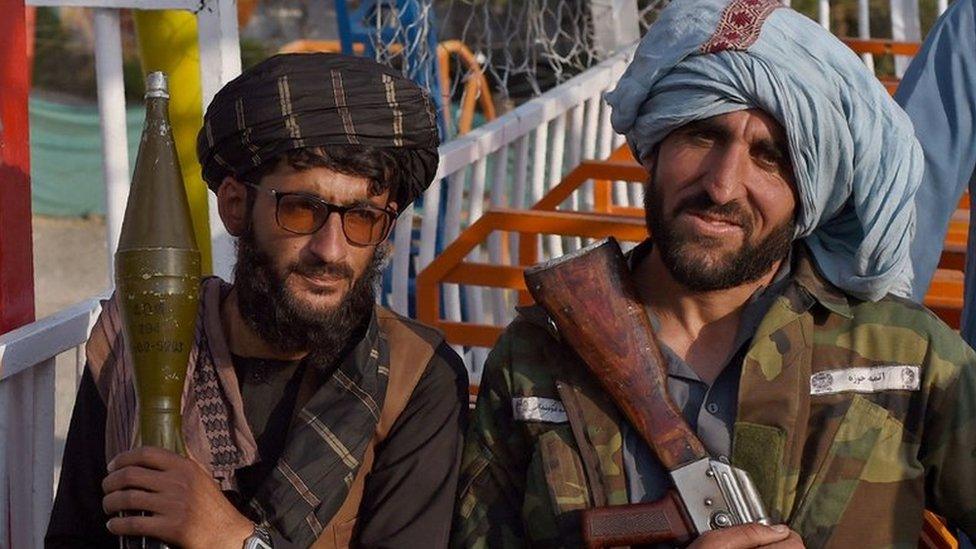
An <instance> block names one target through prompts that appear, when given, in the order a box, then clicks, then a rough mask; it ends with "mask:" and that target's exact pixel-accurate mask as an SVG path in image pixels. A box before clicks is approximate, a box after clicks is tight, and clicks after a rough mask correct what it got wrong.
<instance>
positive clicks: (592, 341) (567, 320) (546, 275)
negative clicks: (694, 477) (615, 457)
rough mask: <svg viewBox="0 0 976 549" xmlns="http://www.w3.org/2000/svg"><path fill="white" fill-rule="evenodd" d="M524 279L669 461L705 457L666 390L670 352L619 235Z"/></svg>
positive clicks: (664, 460) (670, 466) (626, 413)
mask: <svg viewBox="0 0 976 549" xmlns="http://www.w3.org/2000/svg"><path fill="white" fill-rule="evenodd" d="M525 281H526V284H527V285H528V288H529V292H530V293H531V294H532V297H533V298H535V300H536V303H538V304H539V305H541V306H542V307H543V308H544V309H545V310H546V312H548V313H549V316H550V317H551V318H552V320H553V322H555V323H556V327H557V328H559V333H560V334H561V336H562V338H563V339H564V340H565V341H566V342H567V343H568V344H569V345H570V346H571V347H572V348H573V350H575V351H576V353H577V354H578V355H579V356H580V358H582V359H583V362H584V363H585V364H586V366H587V367H588V368H589V370H590V371H591V372H592V373H593V375H594V377H596V379H597V380H598V381H599V383H600V385H601V386H602V387H603V389H604V390H605V391H606V392H607V393H608V394H609V395H610V397H611V398H612V399H613V401H614V403H616V405H617V407H618V408H619V409H620V411H621V412H622V413H623V414H624V417H625V418H627V421H628V422H629V423H630V425H631V426H632V427H633V428H634V429H635V430H636V431H637V433H638V434H639V435H640V436H641V437H642V438H643V439H644V440H645V441H646V442H647V443H648V444H649V445H650V446H651V448H652V449H653V450H654V451H655V452H656V454H657V457H658V459H659V460H660V461H661V464H662V465H664V467H665V468H667V469H668V470H669V471H671V470H674V469H676V468H678V467H680V466H681V465H685V464H687V463H691V462H692V461H697V460H699V459H702V458H704V457H707V455H708V454H707V453H706V452H705V448H704V446H702V444H701V441H699V440H698V437H697V435H695V433H694V432H692V431H691V429H690V428H689V427H688V424H687V422H685V420H684V417H683V416H682V415H681V412H680V411H679V410H678V408H677V406H675V405H674V403H673V402H672V401H671V398H670V397H669V396H668V393H667V386H668V384H667V377H666V374H665V372H666V368H665V363H664V356H663V355H662V354H661V349H660V348H659V347H658V345H657V341H655V339H654V332H653V330H652V328H651V321H650V319H649V318H648V316H647V311H645V310H644V305H643V304H642V303H641V302H640V300H639V299H638V298H637V293H636V290H635V288H634V285H633V283H632V282H631V280H630V270H629V269H628V268H627V263H626V261H625V259H624V257H623V254H622V253H621V252H620V247H619V245H618V244H617V241H616V240H614V239H612V238H609V239H606V240H604V241H602V242H600V243H599V244H595V245H593V246H589V247H587V248H584V249H582V250H580V251H578V252H575V253H573V254H569V255H566V256H563V257H561V258H558V259H554V260H552V261H549V262H547V263H544V264H542V265H538V266H535V267H531V268H529V269H527V270H526V271H525Z"/></svg>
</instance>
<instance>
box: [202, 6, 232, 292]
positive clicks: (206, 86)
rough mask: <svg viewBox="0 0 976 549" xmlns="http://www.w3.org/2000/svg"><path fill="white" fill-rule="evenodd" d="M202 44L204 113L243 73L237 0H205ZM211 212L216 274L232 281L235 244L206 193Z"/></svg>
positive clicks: (212, 245)
mask: <svg viewBox="0 0 976 549" xmlns="http://www.w3.org/2000/svg"><path fill="white" fill-rule="evenodd" d="M197 29H198V31H199V42H200V84H201V87H202V91H203V109H204V112H206V109H207V105H209V104H210V101H211V100H212V99H213V96H214V95H216V93H217V90H219V89H220V87H221V86H223V85H224V83H226V82H228V81H230V80H231V79H233V78H234V77H236V76H237V75H239V74H240V73H241V48H240V41H239V37H238V31H237V3H236V2H235V1H234V0H204V1H203V3H202V4H201V6H200V9H199V11H198V12H197ZM207 196H208V205H209V212H210V246H211V257H212V258H213V272H214V274H215V275H218V276H220V277H221V278H223V279H224V280H231V279H232V278H233V271H234V240H233V238H231V236H230V235H229V234H227V230H226V229H225V228H224V224H223V222H221V220H220V215H218V213H217V198H216V196H214V194H213V193H207Z"/></svg>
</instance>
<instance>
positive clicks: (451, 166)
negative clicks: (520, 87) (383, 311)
mask: <svg viewBox="0 0 976 549" xmlns="http://www.w3.org/2000/svg"><path fill="white" fill-rule="evenodd" d="M632 52H633V47H630V48H627V50H625V51H624V52H621V53H618V54H616V55H614V56H613V57H611V58H610V59H607V60H606V61H604V62H602V63H600V64H599V65H596V66H595V67H592V68H590V69H589V70H587V71H586V72H584V73H582V74H580V75H578V76H576V77H575V78H573V79H571V80H569V81H568V82H566V83H564V84H562V85H560V86H558V87H556V88H554V89H552V90H550V91H548V92H546V93H544V94H543V95H541V96H540V97H538V98H535V99H533V100H531V101H529V102H527V103H525V104H523V105H521V106H520V107H518V108H516V109H515V110H513V111H511V112H509V113H507V114H505V115H503V116H501V117H499V118H498V119H496V120H493V121H492V122H490V123H488V124H485V125H484V126H481V127H479V128H477V129H475V130H474V131H472V132H470V133H468V134H467V135H465V136H463V137H461V138H459V139H455V140H453V141H451V142H449V143H446V144H444V145H442V146H441V148H440V156H441V158H440V166H439V169H438V176H437V178H436V179H435V180H434V183H433V184H432V185H431V188H430V189H429V190H428V191H427V193H426V194H425V195H424V203H423V207H422V209H415V208H413V207H412V206H411V207H410V208H408V209H407V210H406V211H404V213H403V215H402V216H401V218H400V219H399V220H398V222H397V227H396V231H395V233H394V248H395V252H394V257H393V266H392V268H393V285H392V295H391V296H388V302H389V304H390V306H391V307H392V308H393V309H394V310H396V311H398V312H400V313H402V314H406V313H407V312H408V308H409V287H408V285H409V283H410V279H409V277H408V273H409V272H410V267H411V266H412V267H413V268H414V272H420V271H421V270H423V269H424V268H425V267H426V266H427V265H429V264H430V262H431V261H433V259H434V255H435V253H436V251H437V244H438V242H441V243H443V244H444V245H446V244H448V243H450V242H452V241H453V240H454V239H455V238H456V237H457V235H458V234H459V233H460V232H461V231H462V230H463V229H464V228H466V227H467V226H468V225H470V224H471V223H473V222H474V221H476V220H477V219H478V218H479V217H480V216H481V213H482V212H483V211H484V210H485V209H486V208H489V207H514V208H524V207H528V206H531V205H532V204H533V203H535V202H536V201H537V200H539V199H540V198H542V196H543V195H544V194H545V193H546V192H547V191H548V190H549V189H551V188H552V187H554V186H555V185H556V184H557V183H559V181H560V180H561V179H562V177H563V175H564V174H565V173H567V172H568V171H569V170H571V169H572V168H573V167H575V166H576V165H577V164H579V162H580V160H583V159H592V158H604V157H606V156H608V155H609V154H610V152H611V151H612V150H613V148H614V147H615V146H617V145H620V144H621V143H622V142H623V138H622V137H620V136H615V134H614V133H613V130H612V129H611V127H610V109H609V107H608V106H607V104H606V103H605V102H604V101H603V94H604V92H606V91H607V90H608V89H609V88H611V87H612V86H613V85H614V83H615V82H616V81H617V79H618V78H619V77H620V75H621V74H622V73H623V70H624V68H626V66H627V63H628V62H629V60H630V57H631V55H632ZM445 185H446V187H447V188H446V192H444V190H443V189H442V187H443V186H445ZM619 190H620V193H619V196H618V200H619V202H621V203H623V204H627V203H629V202H630V195H631V193H629V192H628V189H627V188H624V187H623V186H619ZM442 194H445V195H446V199H447V203H446V204H443V205H442V204H441V199H442ZM633 194H634V196H635V197H636V196H637V195H638V194H639V192H638V193H633ZM580 198H581V199H582V200H583V201H584V203H582V204H578V206H579V207H582V208H584V209H586V208H588V207H589V206H591V204H587V203H586V201H587V200H589V199H590V196H589V195H588V194H586V193H581V195H580ZM580 198H577V197H576V196H574V197H573V199H572V200H573V202H574V206H576V205H577V204H576V202H578V201H579V200H580ZM442 206H443V208H442ZM418 210H419V211H418ZM441 211H443V221H442V222H439V214H440V212H441ZM418 230H419V244H416V245H415V243H414V236H415V233H416V232H417V231H418ZM577 244H578V243H577V242H575V241H574V240H573V239H563V238H560V237H547V238H546V240H545V242H544V246H543V250H544V253H547V254H551V255H561V254H562V253H563V252H564V251H566V248H567V247H568V248H569V249H574V248H575V246H576V245H577ZM412 246H413V248H412ZM505 248H506V246H505V243H504V242H502V239H501V236H500V235H493V239H492V241H491V242H489V244H488V245H487V246H484V247H480V248H479V249H476V250H474V251H473V252H472V258H488V259H490V261H491V262H492V263H497V264H517V257H514V256H513V255H512V254H506V253H505ZM509 248H510V249H515V247H514V246H509ZM413 252H416V253H415V254H414V253H413ZM443 292H444V300H443V301H444V307H445V315H446V318H448V319H450V320H456V321H460V320H462V318H465V319H467V320H469V321H472V322H476V321H479V320H480V319H483V318H486V317H487V318H491V319H493V322H495V323H499V324H500V323H506V322H508V321H509V320H510V319H511V314H512V312H511V311H512V309H511V306H510V305H511V300H510V299H506V297H505V295H504V294H503V292H502V291H501V290H490V291H489V290H484V289H481V288H465V292H464V297H463V302H464V306H463V307H462V295H461V292H460V289H459V288H458V286H457V285H455V284H445V285H443ZM486 303H487V304H489V305H486ZM462 309H463V311H462ZM486 354H487V349H480V348H476V349H472V350H470V351H469V353H467V354H466V356H465V363H466V364H467V365H468V369H469V371H470V373H471V375H472V377H473V378H474V379H477V378H478V377H479V376H480V368H481V364H482V363H483V362H484V358H485V356H486Z"/></svg>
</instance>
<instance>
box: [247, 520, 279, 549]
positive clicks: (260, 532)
mask: <svg viewBox="0 0 976 549" xmlns="http://www.w3.org/2000/svg"><path fill="white" fill-rule="evenodd" d="M244 549H274V542H273V541H272V540H271V532H269V531H268V529H267V528H265V527H264V526H261V525H260V524H255V525H254V531H253V532H251V535H250V536H248V537H247V539H245V540H244Z"/></svg>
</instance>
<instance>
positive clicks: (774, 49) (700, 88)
mask: <svg viewBox="0 0 976 549" xmlns="http://www.w3.org/2000/svg"><path fill="white" fill-rule="evenodd" d="M716 29H719V31H718V32H717V31H716ZM760 31H761V32H760ZM607 101H608V102H609V103H610V105H611V106H612V108H613V117H612V122H613V128H614V129H615V130H616V131H617V132H619V133H622V134H624V135H626V137H627V141H628V143H629V144H630V146H631V148H632V149H633V151H634V154H635V156H637V158H643V157H644V156H646V155H647V154H648V153H649V152H650V151H651V150H652V149H653V148H654V146H655V145H656V144H657V143H659V142H660V141H661V140H662V139H664V137H666V136H667V135H668V133H670V132H671V131H672V130H674V129H675V128H678V127H680V126H683V125H685V124H687V123H689V122H692V121H694V120H700V119H703V118H709V117H712V116H717V115H720V114H726V113H729V112H734V111H739V110H744V109H751V108H759V109H762V110H763V111H765V112H766V113H768V114H769V115H771V116H772V117H773V118H775V119H776V120H777V121H779V123H780V124H781V125H782V126H783V128H785V130H786V136H787V140H788V141H789V152H790V157H791V160H792V163H793V171H794V175H795V178H796V184H797V190H798V193H799V197H800V211H799V214H798V215H797V219H796V223H797V226H796V238H798V239H800V238H802V239H805V241H806V243H807V244H808V245H809V247H810V249H811V251H812V252H813V256H814V259H815V261H816V263H817V266H818V267H819V269H820V271H821V272H822V273H823V275H824V276H825V277H826V278H827V279H828V280H829V281H830V282H831V283H833V284H834V285H836V286H838V287H839V288H841V289H843V290H845V291H847V292H848V293H850V294H852V295H854V296H855V297H858V298H860V299H866V300H871V301H875V300H878V299H880V298H882V297H883V296H884V295H885V294H887V293H889V292H890V293H894V294H897V295H903V296H905V295H908V294H909V287H910V282H911V277H912V269H911V265H910V260H909V245H910V243H911V240H912V236H913V234H914V231H915V207H914V204H913V197H914V195H915V191H916V189H917V188H918V186H919V182H920V180H921V177H922V170H923V160H922V152H921V148H920V147H919V144H918V142H917V141H916V139H915V136H914V132H913V130H912V124H911V122H910V121H909V119H908V117H907V116H906V115H905V113H904V112H903V111H902V110H901V109H900V108H899V107H898V106H897V105H896V104H895V103H894V101H893V100H892V99H891V98H890V97H889V95H888V93H887V91H885V89H884V87H883V86H882V85H881V84H880V82H879V81H878V80H877V78H875V77H874V75H872V74H871V72H870V71H868V69H867V68H866V67H865V66H864V64H863V63H862V62H861V60H860V59H859V58H858V57H857V56H856V55H855V54H854V53H853V52H852V51H851V50H850V49H848V48H847V47H846V46H845V45H844V44H843V43H841V42H840V41H839V40H837V39H836V38H834V37H833V36H832V35H831V34H830V33H828V32H827V31H826V30H824V29H823V28H822V27H820V26H819V25H817V24H816V23H815V22H813V21H812V20H810V19H808V18H807V17H805V16H803V15H801V14H799V13H797V12H796V11H793V10H791V9H789V8H785V7H782V6H781V5H780V4H779V3H777V2H774V1H773V0H732V1H731V2H730V1H729V0H675V1H672V2H671V4H670V5H669V6H668V7H667V8H666V9H665V10H664V11H663V12H662V13H661V17H660V18H659V19H658V21H657V22H656V23H654V25H652V26H651V28H650V30H649V31H648V33H647V35H646V36H645V37H644V38H643V40H642V41H641V44H640V46H638V48H637V52H636V54H635V57H634V60H633V62H632V63H631V65H630V66H629V67H628V68H627V71H626V72H625V73H624V75H623V77H622V78H621V80H620V82H619V83H618V84H617V87H616V89H615V90H614V91H613V92H611V93H610V94H608V95H607Z"/></svg>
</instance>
